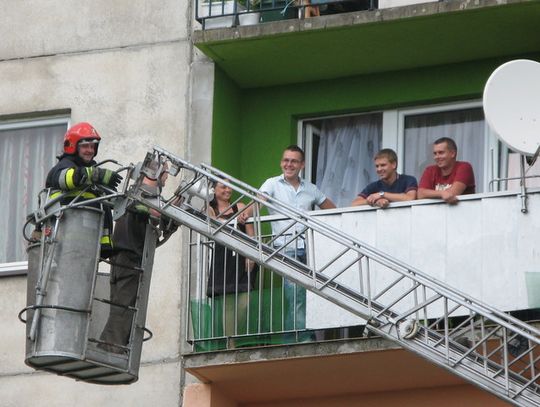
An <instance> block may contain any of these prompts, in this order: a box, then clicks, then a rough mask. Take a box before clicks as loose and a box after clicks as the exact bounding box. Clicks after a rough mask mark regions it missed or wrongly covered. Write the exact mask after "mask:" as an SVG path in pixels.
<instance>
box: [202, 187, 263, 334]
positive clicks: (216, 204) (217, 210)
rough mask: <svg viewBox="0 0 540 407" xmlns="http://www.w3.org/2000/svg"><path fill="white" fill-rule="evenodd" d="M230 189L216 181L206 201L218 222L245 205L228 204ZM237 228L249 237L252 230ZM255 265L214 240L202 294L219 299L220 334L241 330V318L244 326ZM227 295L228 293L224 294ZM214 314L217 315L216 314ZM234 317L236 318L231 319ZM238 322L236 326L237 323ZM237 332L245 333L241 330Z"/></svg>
mask: <svg viewBox="0 0 540 407" xmlns="http://www.w3.org/2000/svg"><path fill="white" fill-rule="evenodd" d="M231 196H232V189H231V188H230V187H228V186H226V185H224V184H222V183H220V182H218V183H216V185H215V186H214V198H213V199H212V201H210V207H209V208H208V214H209V216H210V217H212V218H214V219H217V220H219V221H222V222H227V221H228V219H230V218H231V217H233V216H234V215H235V214H236V213H238V212H239V211H241V210H242V209H243V208H244V207H245V205H244V204H243V203H242V202H239V203H237V204H234V205H231ZM238 229H240V230H241V231H242V232H244V233H246V234H247V235H249V236H253V234H254V229H253V225H251V224H242V223H238ZM256 277H257V267H256V266H255V263H254V262H253V261H252V260H249V259H247V258H245V257H243V256H240V255H239V254H238V253H235V252H234V251H232V250H231V249H228V248H226V247H225V246H223V245H221V244H219V243H217V242H214V253H213V258H212V262H211V269H210V272H209V276H208V284H207V290H206V295H207V296H208V297H209V298H210V299H211V300H213V302H214V303H215V301H218V300H219V301H223V304H222V305H223V308H222V309H223V315H222V318H223V325H224V327H223V328H224V329H223V330H224V332H223V333H224V334H225V335H227V336H232V335H237V334H238V333H239V328H240V331H244V328H243V321H245V322H246V327H247V326H249V321H247V318H248V316H247V308H248V302H249V293H250V291H251V290H253V288H254V287H255V279H256ZM227 294H230V295H227ZM218 317H220V316H219V315H218ZM235 317H236V318H235ZM240 321H242V325H241V326H239V324H238V323H239V322H240ZM241 333H247V330H246V332H241Z"/></svg>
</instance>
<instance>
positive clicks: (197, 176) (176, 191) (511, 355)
mask: <svg viewBox="0 0 540 407" xmlns="http://www.w3.org/2000/svg"><path fill="white" fill-rule="evenodd" d="M156 163H158V165H157V166H156ZM164 173H167V174H168V175H169V181H168V185H167V188H168V190H169V191H171V192H170V193H169V194H168V195H167V194H166V193H165V192H163V191H160V193H149V192H148V190H147V189H146V188H145V185H144V182H143V179H144V178H145V177H150V178H153V179H159V178H161V176H162V174H164ZM171 179H172V181H173V182H171ZM217 182H219V183H222V184H224V185H226V186H229V187H230V188H232V190H233V191H234V192H235V193H236V195H235V196H237V198H236V199H235V201H234V202H233V203H232V204H231V206H232V205H234V204H235V203H238V202H240V201H242V202H244V203H245V204H246V206H245V208H244V209H243V210H241V211H239V212H238V213H236V214H235V216H233V218H231V219H230V220H229V222H227V223H223V222H220V221H218V220H216V219H214V218H212V217H210V216H208V215H207V208H208V204H209V201H210V199H211V196H212V192H213V191H212V187H213V185H215V184H216V183H217ZM171 184H172V185H171ZM99 199H100V200H101V202H103V203H104V204H106V205H109V206H111V207H114V210H113V214H114V217H115V219H117V218H118V217H120V216H122V215H123V214H124V213H125V211H126V208H127V207H128V206H129V205H130V204H131V203H134V202H135V203H138V204H142V205H145V206H146V207H148V208H152V209H154V210H156V211H157V212H159V213H160V214H161V218H162V220H166V221H167V222H172V223H174V224H176V225H182V226H184V227H186V228H189V229H190V230H193V231H195V232H197V233H199V234H201V235H203V236H205V237H206V238H208V239H210V240H212V241H215V242H217V243H219V244H222V245H224V246H225V247H227V248H229V249H231V250H234V251H235V252H238V253H239V254H241V255H243V256H245V257H247V258H249V259H251V260H253V261H255V262H256V263H258V264H259V265H261V266H263V267H265V268H267V269H270V270H272V271H274V272H275V273H277V274H279V275H281V276H282V277H283V278H286V279H288V280H290V281H292V282H294V283H296V284H298V285H300V286H302V287H305V288H306V289H307V290H309V291H311V292H313V293H315V294H317V295H319V296H321V297H323V298H325V299H327V300H328V301H330V302H332V303H334V304H337V305H338V306H340V307H342V308H343V309H345V310H347V311H349V312H351V313H353V314H355V315H357V316H359V317H361V318H363V319H364V320H366V321H367V322H366V328H367V329H368V331H369V333H370V334H374V335H380V336H381V337H384V338H386V339H388V340H391V341H393V342H395V343H397V344H399V345H400V346H402V347H403V348H405V349H407V350H409V351H412V352H414V353H415V354H417V355H419V356H421V357H423V358H426V359H427V360H429V361H431V362H433V363H435V364H437V365H439V366H441V367H443V368H445V369H447V370H449V371H450V372H452V373H454V374H456V375H458V376H460V377H462V378H464V379H465V380H467V381H469V382H471V383H473V384H475V385H477V386H479V387H481V388H483V389H484V390H486V391H489V392H491V393H493V394H494V395H496V396H498V397H500V398H502V399H504V400H506V401H508V402H510V403H513V404H515V405H519V406H540V385H539V382H538V379H539V376H540V371H539V366H538V361H539V358H540V352H539V349H538V345H539V343H540V339H539V338H540V331H539V330H538V329H536V328H535V327H533V326H531V325H528V324H526V323H524V322H522V321H520V320H518V319H516V318H513V317H512V316H510V315H508V314H506V313H504V312H501V311H498V310H496V309H494V308H493V307H490V306H489V305H486V304H483V303H481V302H480V301H477V300H475V299H474V298H471V297H470V296H468V295H467V294H464V293H462V292H459V291H457V290H455V289H453V288H452V287H449V286H448V285H446V284H444V283H442V282H440V281H438V280H436V279H434V278H432V277H430V276H429V275H427V274H425V273H423V272H422V271H420V270H417V269H415V268H414V267H411V266H409V265H407V264H405V263H404V262H402V261H400V260H398V259H395V258H393V257H391V256H389V255H388V254H386V253H383V252H381V251H380V250H378V249H376V248H373V247H370V246H369V245H366V244H364V243H363V242H362V241H360V240H359V239H357V238H355V237H353V236H349V235H347V234H345V233H343V232H342V231H340V230H337V229H336V228H334V227H332V226H330V225H328V224H326V223H324V222H323V221H321V220H319V219H317V217H315V216H312V215H310V214H308V213H306V212H304V211H301V210H298V209H295V208H293V207H291V206H289V205H287V204H285V203H283V202H280V201H279V200H277V199H274V198H272V197H270V196H268V195H265V194H263V193H261V192H260V191H258V190H257V189H255V188H252V187H251V186H249V185H247V184H245V183H243V182H242V181H240V180H237V179H235V178H234V177H232V176H230V175H228V174H226V173H224V172H222V171H220V170H218V169H216V168H213V167H211V166H209V165H205V164H201V165H200V166H196V165H193V164H192V163H190V162H189V161H186V160H184V159H182V158H180V157H178V156H176V155H174V154H173V153H171V152H169V151H167V150H165V149H163V148H161V147H157V146H156V147H153V148H152V149H151V150H150V151H149V152H148V153H147V155H146V157H145V159H144V161H143V162H141V163H139V164H137V165H131V166H129V167H128V170H127V176H126V182H125V183H124V185H123V188H122V190H121V191H119V192H114V191H109V194H108V195H106V196H105V197H102V198H99ZM53 203H54V201H53ZM78 207H81V208H82V209H80V210H83V211H84V212H85V216H90V217H92V216H94V217H95V216H98V218H99V216H101V215H100V212H99V211H98V210H95V209H92V208H90V209H89V208H88V201H86V203H85V202H74V203H71V204H70V205H69V208H68V209H71V210H72V211H76V210H77V208H78ZM263 207H266V208H268V209H271V210H272V212H273V213H275V214H277V216H276V215H274V216H275V217H276V218H279V219H282V220H283V219H285V220H286V221H287V222H288V227H286V228H285V229H284V230H282V232H281V233H280V234H278V235H277V236H273V237H272V238H268V237H267V236H265V235H264V234H263V216H262V215H261V212H262V208H263ZM44 208H45V209H44ZM248 210H249V211H250V212H249V213H250V214H251V218H250V219H249V220H248V221H249V222H252V223H253V225H254V230H255V234H254V236H248V235H247V234H245V233H243V232H241V231H240V230H238V229H237V228H235V227H234V222H235V220H237V219H236V218H237V217H238V216H240V215H241V214H242V213H243V212H244V211H248ZM86 212H88V213H86ZM62 218H65V219H64V220H66V221H69V218H70V215H69V211H68V212H66V210H65V208H61V207H60V208H59V207H58V205H56V206H54V205H51V204H50V202H49V203H48V204H46V205H44V207H42V208H40V210H38V211H36V213H34V215H33V217H32V218H31V220H32V223H35V224H48V225H52V226H50V227H49V229H50V230H51V231H52V232H50V233H49V235H47V236H46V237H45V235H46V233H43V236H42V237H41V244H40V241H36V242H34V243H35V244H36V247H37V248H38V249H39V250H35V253H34V254H33V256H34V257H35V258H34V260H32V262H33V263H34V264H37V265H38V266H39V267H40V268H41V270H42V271H41V272H39V273H37V276H38V277H34V278H33V279H30V278H29V280H32V281H30V282H29V285H28V287H29V288H28V298H29V300H28V306H27V307H26V308H25V309H24V310H23V311H21V314H22V313H23V312H27V313H28V317H27V337H28V339H27V359H26V362H27V364H29V365H30V366H32V367H34V368H36V369H42V370H47V371H50V372H54V373H57V374H61V375H66V376H69V377H73V378H75V379H77V380H83V381H88V382H93V383H101V384H123V383H131V382H133V381H135V380H137V372H138V364H139V361H140V352H141V346H142V341H143V340H144V338H143V336H144V333H145V332H148V330H147V329H146V328H145V317H146V307H147V301H148V298H147V297H148V286H149V283H150V277H151V271H152V263H153V256H154V250H155V248H156V242H158V241H159V236H160V230H159V228H158V227H148V229H147V238H146V241H145V255H144V260H143V264H142V265H141V271H142V273H141V282H140V293H139V294H140V295H139V297H140V300H139V302H138V303H137V304H136V305H135V306H134V307H132V312H133V316H132V318H133V320H134V324H133V328H132V336H131V339H130V342H129V344H128V346H125V347H121V348H122V350H124V351H125V352H123V353H118V352H103V351H102V350H100V346H99V345H100V344H102V342H101V341H100V339H99V330H100V327H101V326H102V325H103V322H102V321H101V320H102V319H103V318H100V317H99V316H98V314H99V313H98V312H96V309H97V305H96V304H98V303H99V304H108V303H109V301H108V300H107V294H106V293H101V294H100V293H98V290H96V287H98V286H99V284H98V283H99V280H100V273H99V272H98V271H97V268H96V263H97V261H96V258H99V253H98V246H99V245H98V244H96V247H95V248H94V250H93V251H92V252H91V253H90V254H89V257H88V259H86V260H87V262H88V263H89V264H90V266H89V269H88V271H87V274H88V277H87V278H86V281H87V283H86V285H87V286H88V291H89V292H90V295H89V296H87V295H79V296H78V297H79V299H80V301H82V304H78V305H69V306H66V305H65V304H64V305H58V302H61V301H68V298H67V297H65V298H63V299H62V294H61V291H62V290H60V289H58V288H56V291H54V290H55V284H57V280H58V278H55V279H53V280H54V281H49V282H47V280H48V279H49V280H50V274H51V267H53V266H54V267H56V268H61V267H60V266H59V265H57V264H55V265H52V263H55V262H58V261H60V258H55V259H54V260H55V261H52V260H51V259H50V256H47V253H49V252H51V251H52V252H54V251H56V252H58V250H59V249H58V248H56V249H55V248H54V245H55V244H56V243H55V242H56V241H57V240H59V239H57V236H50V234H51V233H53V234H55V233H57V232H56V231H58V230H61V229H60V228H58V226H56V227H55V226H54V225H56V222H58V221H59V219H62ZM73 221H77V219H74V220H73ZM100 222H101V223H100ZM94 223H96V224H98V225H99V224H102V220H101V221H100V220H99V219H96V220H94ZM97 229H98V230H92V231H91V233H92V234H93V235H95V236H99V232H100V228H97ZM45 230H47V229H45ZM278 238H282V239H285V243H284V244H280V246H279V247H277V246H276V244H275V242H276V239H278ZM45 239H49V240H50V242H49V244H44V242H45ZM93 239H95V237H93ZM297 239H305V247H306V253H307V261H306V263H305V264H304V263H302V262H300V261H298V260H296V259H295V258H293V257H291V256H289V255H287V253H288V251H287V248H290V247H294V245H295V244H296V240H297ZM96 241H98V240H96ZM74 244H75V243H74ZM328 247H332V255H331V256H330V257H329V258H324V260H321V256H316V253H318V252H321V251H325V250H327V248H328ZM49 254H50V253H49ZM323 257H324V256H323ZM47 259H49V260H47ZM79 260H80V259H79ZM47 267H49V268H47ZM72 267H73V264H72V263H70V264H68V265H67V269H68V270H69V269H70V268H72ZM66 274H67V275H69V273H66ZM350 274H352V275H354V278H352V279H351V278H345V277H346V276H347V275H350ZM376 275H379V276H381V275H382V276H383V277H384V278H383V279H382V280H381V279H380V278H378V279H377V278H376ZM68 278H69V277H68ZM36 280H37V281H36ZM346 281H356V282H357V284H350V283H346ZM375 281H377V283H376V282H375ZM381 281H384V283H383V284H381ZM72 284H75V283H74V282H73V283H72ZM51 294H53V295H51ZM47 301H49V302H47ZM55 301H56V303H55ZM69 301H71V299H70V300H69ZM113 305H114V304H111V306H113ZM66 314H67V315H69V318H70V319H74V320H75V322H74V324H75V328H73V327H72V328H71V331H73V332H77V333H78V334H79V335H80V336H81V338H75V339H76V343H77V344H78V347H75V348H74V349H71V350H70V352H66V351H65V349H64V348H65V347H66V346H68V345H66V341H68V342H69V341H71V342H73V338H72V337H71V336H72V334H69V333H68V336H69V338H66V337H65V336H66V335H62V334H61V332H60V333H59V332H57V331H55V329H57V328H58V326H59V325H58V323H56V322H54V320H55V318H60V317H62V318H68V317H67V316H66ZM455 316H461V318H460V322H459V323H458V324H456V323H453V317H455ZM71 324H72V325H73V321H72V322H71ZM93 326H94V327H93ZM92 327H93V328H92ZM51 336H52V339H51ZM69 346H72V345H71V344H70V345H69ZM58 348H62V350H61V351H59V350H58Z"/></svg>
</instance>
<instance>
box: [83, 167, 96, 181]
mask: <svg viewBox="0 0 540 407" xmlns="http://www.w3.org/2000/svg"><path fill="white" fill-rule="evenodd" d="M84 169H85V170H86V179H85V180H84V183H85V184H86V185H91V184H93V183H94V180H93V179H92V175H93V174H94V168H93V167H85V168H84Z"/></svg>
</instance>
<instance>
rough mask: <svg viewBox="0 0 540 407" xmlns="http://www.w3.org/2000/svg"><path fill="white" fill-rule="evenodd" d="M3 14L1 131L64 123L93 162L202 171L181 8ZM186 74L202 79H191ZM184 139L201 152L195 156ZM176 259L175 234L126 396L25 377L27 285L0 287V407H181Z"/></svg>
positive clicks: (98, 4)
mask: <svg viewBox="0 0 540 407" xmlns="http://www.w3.org/2000/svg"><path fill="white" fill-rule="evenodd" d="M0 8H1V9H2V15H1V16H0V38H1V39H2V40H1V41H0V120H17V119H19V118H20V119H25V118H42V117H48V116H50V115H51V114H58V113H61V114H62V115H64V116H67V117H69V119H70V121H71V123H76V122H79V121H88V122H90V123H92V124H93V125H94V126H95V127H96V128H97V129H98V131H99V132H100V134H101V136H102V138H103V140H102V144H101V148H100V151H99V158H100V159H106V158H114V159H117V160H119V161H120V162H122V163H125V164H128V163H129V162H134V163H136V162H138V161H140V160H142V159H143V158H144V154H145V152H146V150H147V149H148V148H149V147H150V146H152V145H154V144H158V145H160V146H162V147H164V148H167V149H168V150H170V151H172V152H174V153H175V154H178V155H180V156H185V157H187V156H189V157H190V158H192V159H193V160H195V161H209V151H210V143H209V140H210V135H209V129H210V126H211V118H210V117H208V116H206V115H202V116H201V115H192V114H191V112H192V109H196V110H198V111H201V112H205V113H206V112H211V109H210V108H208V106H204V105H205V104H208V103H210V102H211V88H212V80H213V79H212V78H213V66H212V65H211V64H208V63H207V62H205V60H204V59H203V58H201V57H200V56H198V55H197V54H196V52H194V50H193V48H192V43H191V40H190V37H191V31H192V27H191V24H192V18H191V5H190V2H189V1H187V0H180V1H178V0H165V1H156V0H136V1H125V0H120V1H114V2H110V1H103V0H97V1H92V2H78V1H71V0H68V1H64V0H63V1H47V2H43V1H34V0H31V1H24V2H20V1H10V0H1V1H0ZM194 64H195V66H197V67H201V68H202V69H197V74H196V75H194V76H192V74H191V72H192V66H193V65H194ZM199 109H200V110H199ZM191 117H193V120H192V122H190V118H191ZM192 134H196V135H197V137H198V138H200V139H203V140H208V142H203V143H197V145H199V146H201V147H199V148H194V149H192V148H191V146H192V145H193V141H192ZM59 147H60V146H59ZM191 150H193V153H190V151H191ZM4 199H9V196H7V197H6V196H4ZM181 250H182V234H181V233H177V235H176V236H175V237H173V238H172V239H171V240H169V241H168V242H167V244H166V246H164V247H163V248H161V249H159V251H158V252H157V255H156V262H155V266H154V274H153V281H152V285H151V294H150V304H149V311H148V318H147V325H148V327H149V328H150V329H151V330H152V331H153V333H154V338H153V339H152V340H151V341H149V342H147V343H146V344H145V346H144V349H143V356H142V365H141V369H140V374H139V381H138V382H137V383H135V384H133V385H130V386H98V385H90V384H85V383H79V382H75V381H73V380H71V379H67V378H62V377H59V376H54V375H51V374H47V373H40V372H36V371H34V370H32V369H30V368H28V367H27V366H25V365H24V343H25V341H24V327H23V325H22V324H21V323H20V322H19V321H18V320H17V313H18V312H19V310H20V309H22V308H23V307H24V305H25V301H26V300H25V293H26V288H25V287H26V278H25V276H10V277H1V276H0V327H1V330H2V332H3V334H2V346H0V395H1V397H0V405H1V406H30V405H31V406H73V405H74V403H75V402H76V404H77V405H79V406H97V405H100V406H113V405H125V406H147V405H152V404H154V405H162V406H179V405H181V382H182V380H183V379H182V373H181V362H180V354H181V350H180V347H181V343H182V341H183V339H182V335H181V315H182V312H181V307H182V303H181V284H182V282H181V269H182V256H181ZM75 400H76V401H75Z"/></svg>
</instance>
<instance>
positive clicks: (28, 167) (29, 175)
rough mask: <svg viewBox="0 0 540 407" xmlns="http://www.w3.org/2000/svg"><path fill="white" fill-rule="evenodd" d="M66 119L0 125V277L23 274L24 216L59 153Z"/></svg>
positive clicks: (30, 210) (24, 253) (33, 208)
mask: <svg viewBox="0 0 540 407" xmlns="http://www.w3.org/2000/svg"><path fill="white" fill-rule="evenodd" d="M67 123H68V119H67V118H55V119H46V120H33V121H26V122H12V123H0V174H2V176H1V177H0V196H2V198H3V199H2V200H1V201H0V230H2V233H0V274H6V273H10V272H11V273H13V272H20V271H21V270H26V264H25V261H26V241H25V240H24V238H23V235H22V228H23V225H24V223H25V221H26V216H27V215H28V214H29V213H31V212H32V211H34V210H35V209H37V195H38V193H39V191H41V190H42V189H43V188H44V186H45V177H46V175H47V172H48V171H49V169H50V168H51V167H52V166H53V165H54V164H55V162H56V156H57V155H58V153H59V152H60V148H61V142H62V136H63V135H64V133H65V131H66V129H67Z"/></svg>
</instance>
